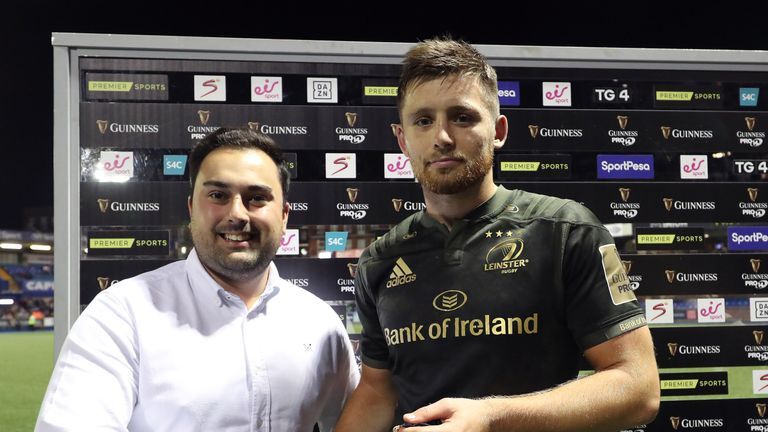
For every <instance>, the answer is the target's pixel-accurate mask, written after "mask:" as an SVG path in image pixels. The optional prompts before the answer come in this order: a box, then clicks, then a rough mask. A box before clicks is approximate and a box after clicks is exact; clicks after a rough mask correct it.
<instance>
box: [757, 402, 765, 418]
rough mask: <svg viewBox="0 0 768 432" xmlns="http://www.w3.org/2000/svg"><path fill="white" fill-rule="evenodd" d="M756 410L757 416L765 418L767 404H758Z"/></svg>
mask: <svg viewBox="0 0 768 432" xmlns="http://www.w3.org/2000/svg"><path fill="white" fill-rule="evenodd" d="M755 408H756V409H757V415H759V416H760V418H762V417H765V404H764V403H756V404H755Z"/></svg>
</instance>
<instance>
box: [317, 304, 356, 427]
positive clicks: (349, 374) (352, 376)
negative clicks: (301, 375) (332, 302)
mask: <svg viewBox="0 0 768 432" xmlns="http://www.w3.org/2000/svg"><path fill="white" fill-rule="evenodd" d="M333 319H334V320H335V321H336V323H337V324H338V329H337V331H336V336H337V337H336V339H337V341H336V342H337V343H336V344H335V345H336V347H335V352H334V354H333V358H332V359H329V360H328V361H330V362H333V363H334V364H335V365H336V366H335V368H334V369H335V370H334V374H333V377H332V378H331V381H332V382H333V386H332V389H331V390H330V394H329V396H328V400H327V401H326V402H325V406H324V407H323V411H322V413H321V414H320V418H319V419H318V425H319V427H320V431H321V432H329V431H331V430H333V429H332V428H333V426H334V424H336V422H337V421H338V420H339V416H340V415H341V410H342V407H343V406H344V404H345V401H346V400H348V399H349V397H350V396H351V394H352V392H353V391H354V390H355V387H356V386H357V385H358V382H359V381H360V371H359V369H358V367H357V361H356V360H355V352H354V349H353V348H352V343H351V342H350V341H349V336H348V335H347V332H346V329H344V328H343V327H342V326H341V323H340V321H339V319H338V317H337V316H336V313H334V314H333Z"/></svg>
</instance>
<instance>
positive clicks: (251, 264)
mask: <svg viewBox="0 0 768 432" xmlns="http://www.w3.org/2000/svg"><path fill="white" fill-rule="evenodd" d="M190 231H191V232H192V243H193V244H194V246H195V251H196V252H197V256H198V258H199V259H200V262H201V263H202V264H203V266H205V267H206V268H207V269H208V270H209V271H211V272H213V273H215V274H216V275H218V276H220V277H222V278H224V279H226V280H232V281H247V280H249V279H253V278H254V277H257V276H259V275H261V274H262V273H263V272H264V271H265V270H266V269H267V268H268V267H269V263H270V262H272V260H273V259H274V258H275V255H276V254H277V249H278V247H279V246H280V244H279V239H272V240H271V241H270V240H269V239H267V238H265V237H264V236H262V235H261V233H260V232H255V233H254V238H253V239H251V240H250V241H249V244H250V243H254V242H255V243H256V246H253V247H250V248H248V249H243V250H237V251H232V250H228V249H224V248H222V247H220V246H217V245H216V237H218V234H217V233H215V232H211V231H210V230H203V229H201V228H198V227H197V226H196V225H195V223H194V222H192V223H191V224H190Z"/></svg>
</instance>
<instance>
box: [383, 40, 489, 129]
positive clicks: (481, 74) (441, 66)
mask: <svg viewBox="0 0 768 432" xmlns="http://www.w3.org/2000/svg"><path fill="white" fill-rule="evenodd" d="M452 75H456V76H459V77H471V78H476V79H477V80H478V82H479V83H480V86H481V87H482V89H483V93H485V96H486V102H487V103H488V107H489V108H490V109H491V112H493V113H495V114H496V115H498V113H499V85H498V83H497V78H496V71H495V70H494V69H493V67H492V66H491V65H490V64H488V59H487V58H485V56H484V55H482V54H481V53H480V51H478V50H477V49H476V48H475V47H473V46H472V45H470V44H469V43H467V42H465V41H463V40H453V39H452V38H451V37H450V36H443V37H439V38H434V39H427V40H425V41H422V42H419V43H417V44H416V45H414V46H413V48H411V49H410V50H408V52H407V53H406V54H405V59H403V70H402V72H401V73H400V81H399V82H398V85H397V109H398V111H400V110H402V109H403V102H404V101H405V96H406V94H407V92H408V90H410V89H412V88H413V87H415V86H417V85H419V84H422V83H424V82H425V81H431V80H433V79H437V78H443V79H445V78H448V77H450V76H452Z"/></svg>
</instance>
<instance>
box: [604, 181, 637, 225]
mask: <svg viewBox="0 0 768 432" xmlns="http://www.w3.org/2000/svg"><path fill="white" fill-rule="evenodd" d="M631 192H632V189H630V188H619V195H620V196H621V201H622V202H611V204H610V206H611V210H613V215H614V216H621V217H623V218H624V219H633V218H634V217H635V216H637V213H638V211H640V203H636V202H630V201H629V197H630V194H631Z"/></svg>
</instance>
